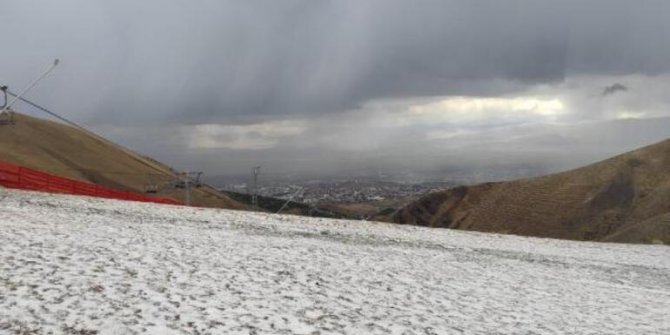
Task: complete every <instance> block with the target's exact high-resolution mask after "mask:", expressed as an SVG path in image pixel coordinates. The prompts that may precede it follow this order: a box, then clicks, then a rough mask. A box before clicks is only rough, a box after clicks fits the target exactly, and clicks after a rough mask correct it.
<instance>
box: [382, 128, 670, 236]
mask: <svg viewBox="0 0 670 335" xmlns="http://www.w3.org/2000/svg"><path fill="white" fill-rule="evenodd" d="M669 213H670V140H666V141H663V142H661V143H657V144H654V145H651V146H648V147H645V148H642V149H639V150H636V151H632V152H629V153H626V154H623V155H620V156H616V157H614V158H611V159H608V160H605V161H602V162H599V163H596V164H592V165H589V166H586V167H583V168H579V169H576V170H572V171H568V172H564V173H559V174H554V175H550V176H545V177H540V178H533V179H524V180H517V181H511V182H500V183H487V184H481V185H476V186H462V187H457V188H453V189H450V190H447V191H444V192H439V193H434V194H430V195H427V196H425V197H423V198H421V199H420V200H418V201H415V202H413V203H411V204H409V205H408V206H406V207H404V208H403V209H402V210H400V211H399V212H398V213H397V214H396V215H395V216H394V217H393V221H395V222H398V223H405V224H416V225H422V226H432V227H446V228H454V229H466V230H477V231H487V232H498V233H511V234H519V235H530V236H542V237H555V238H565V239H576V240H603V241H619V242H644V243H670V233H669V232H668V230H669V229H668V220H669V219H668V215H670V214H669Z"/></svg>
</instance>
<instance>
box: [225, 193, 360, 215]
mask: <svg viewBox="0 0 670 335" xmlns="http://www.w3.org/2000/svg"><path fill="white" fill-rule="evenodd" d="M221 192H222V193H224V194H225V195H227V196H229V197H230V198H231V199H234V200H235V201H239V202H240V203H243V204H245V205H246V206H249V207H250V208H251V207H252V206H253V198H252V196H251V194H247V193H241V192H235V191H225V190H223V191H221ZM258 207H259V209H260V210H262V211H267V212H270V213H277V212H278V211H279V210H281V214H293V215H301V216H311V217H319V218H331V219H356V218H358V217H356V216H354V215H349V214H348V213H345V212H343V211H336V210H331V209H327V208H323V207H320V206H313V205H309V204H306V203H303V202H298V201H289V202H288V203H287V201H286V199H280V198H275V197H268V196H262V195H259V196H258Z"/></svg>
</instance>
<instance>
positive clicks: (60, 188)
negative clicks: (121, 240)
mask: <svg viewBox="0 0 670 335" xmlns="http://www.w3.org/2000/svg"><path fill="white" fill-rule="evenodd" d="M0 185H2V186H4V187H7V188H18V189H22V190H33V191H42V192H50V193H65V194H76V195H87V196H91V197H100V198H110V199H120V200H131V201H142V202H155V203H159V204H172V205H179V204H180V203H179V202H178V201H175V200H172V199H167V198H159V197H149V196H146V195H143V194H139V193H133V192H128V191H121V190H115V189H112V188H109V187H105V186H100V185H96V184H90V183H85V182H82V181H78V180H74V179H68V178H63V177H58V176H54V175H50V174H48V173H44V172H40V171H37V170H33V169H29V168H26V167H22V166H19V165H14V164H12V163H7V162H1V161H0Z"/></svg>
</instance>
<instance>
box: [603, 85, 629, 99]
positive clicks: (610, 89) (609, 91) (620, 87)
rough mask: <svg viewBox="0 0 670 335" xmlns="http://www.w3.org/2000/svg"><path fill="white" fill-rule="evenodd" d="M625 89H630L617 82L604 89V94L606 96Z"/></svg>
mask: <svg viewBox="0 0 670 335" xmlns="http://www.w3.org/2000/svg"><path fill="white" fill-rule="evenodd" d="M625 91H628V87H626V86H625V85H623V84H619V83H615V84H612V85H610V86H607V87H605V88H604V89H603V96H604V97H606V96H608V95H612V94H615V93H617V92H625Z"/></svg>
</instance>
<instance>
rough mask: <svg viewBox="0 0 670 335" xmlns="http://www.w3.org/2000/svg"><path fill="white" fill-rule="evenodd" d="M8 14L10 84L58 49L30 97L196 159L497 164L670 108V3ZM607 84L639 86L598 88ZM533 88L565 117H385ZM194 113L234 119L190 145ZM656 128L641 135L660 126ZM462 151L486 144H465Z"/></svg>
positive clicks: (87, 9) (425, 3)
mask: <svg viewBox="0 0 670 335" xmlns="http://www.w3.org/2000/svg"><path fill="white" fill-rule="evenodd" d="M2 8H3V14H4V15H3V26H4V27H5V28H6V31H7V32H11V33H8V34H6V35H5V36H4V37H3V45H5V46H6V47H5V48H3V53H2V62H0V84H9V85H10V87H11V88H12V89H13V90H14V91H18V90H19V88H20V87H22V86H23V85H26V84H27V83H28V82H29V81H30V79H32V77H34V76H36V75H37V74H38V73H39V72H40V71H41V70H42V68H43V66H45V65H46V64H48V63H49V62H50V61H51V60H52V59H53V58H55V57H59V58H61V59H62V64H61V65H60V66H59V68H58V69H57V70H56V72H54V74H53V75H52V76H51V77H49V78H48V79H47V80H45V81H44V82H43V83H41V84H40V86H38V88H36V89H35V90H34V91H33V92H31V94H30V95H29V97H31V98H34V100H36V101H38V102H40V103H42V104H44V105H46V106H49V107H51V108H52V109H54V110H55V111H58V112H60V113H62V114H64V115H65V116H68V117H70V118H71V119H74V120H76V121H78V122H81V123H83V124H85V125H87V126H91V127H94V128H95V129H98V130H100V131H101V132H103V134H106V135H108V136H110V137H112V138H113V139H115V140H118V141H120V142H122V143H124V144H126V145H129V146H132V147H134V148H138V149H139V150H140V151H143V152H145V153H147V154H152V155H156V156H159V158H161V159H165V160H167V161H168V162H174V164H176V165H178V166H185V167H189V168H191V167H190V166H188V165H189V164H201V165H204V166H205V167H204V168H205V169H206V168H207V167H211V169H216V170H224V169H226V170H230V171H246V166H247V165H250V164H254V163H253V162H257V161H266V162H275V164H277V166H282V167H283V169H285V170H290V169H292V168H295V165H293V164H294V163H295V162H304V165H305V166H308V167H309V169H316V168H317V167H318V168H325V167H332V166H335V167H336V168H342V169H345V168H346V169H349V168H350V169H354V168H355V167H359V166H360V165H361V164H363V163H361V162H371V161H372V162H373V163H370V164H372V165H375V164H376V163H375V162H382V163H388V164H394V165H395V166H397V167H399V166H404V163H403V159H401V158H389V157H395V156H394V155H398V153H402V152H411V153H412V155H414V156H412V159H411V161H412V162H413V163H415V164H416V165H417V166H418V165H421V166H426V167H427V166H431V167H434V166H438V165H440V164H443V163H444V162H445V160H448V159H450V158H451V157H460V158H461V159H462V160H463V161H475V160H476V159H474V157H482V159H484V160H486V159H491V158H492V157H498V156H496V155H494V154H493V153H491V150H484V149H482V148H481V147H479V146H488V147H489V148H504V149H505V150H508V151H509V152H510V155H512V153H514V154H515V155H521V156H523V155H525V154H523V155H522V154H521V153H520V152H521V151H524V150H525V151H526V152H527V153H528V155H530V153H535V154H536V153H537V152H538V151H541V149H540V148H545V149H546V150H553V149H552V148H554V149H555V148H563V149H565V150H568V151H570V150H573V149H575V148H580V145H582V144H583V143H582V142H580V141H578V139H577V137H578V136H577V135H575V134H573V133H570V132H568V133H561V134H556V133H555V132H553V131H549V130H547V129H554V128H552V127H553V125H552V124H555V123H560V124H564V125H565V124H568V125H579V124H581V123H583V122H586V121H588V122H604V123H603V124H608V123H607V122H610V120H613V119H617V118H629V117H637V118H644V117H647V118H649V117H664V116H667V110H668V106H670V101H667V100H668V98H667V94H665V92H667V90H666V88H667V80H666V81H663V80H664V79H663V78H667V75H668V72H670V71H669V70H670V44H668V43H667V41H668V40H670V20H667V13H668V12H670V2H668V1H664V0H648V1H628V0H594V1H578V0H565V1H558V0H556V1H549V0H511V1H497V0H479V1H472V0H416V1H401V0H369V1H358V0H338V1H335V0H333V1H326V0H282V1H272V0H245V1H232V0H224V1H214V0H201V1H181V0H173V1H162V0H161V1H159V0H145V1H130V0H118V1H94V0H62V1H58V2H44V1H38V0H22V1H17V0H8V1H4V2H3V4H2ZM659 78H660V79H659ZM613 82H625V83H626V85H630V86H631V87H635V88H636V89H635V92H634V93H635V94H632V93H633V92H631V94H611V96H610V97H609V98H608V99H601V98H602V94H603V93H604V92H603V91H602V88H603V87H605V86H607V85H610V84H611V83H613ZM659 82H660V84H659ZM663 83H666V84H663ZM638 88H639V89H638ZM615 91H620V88H616V87H614V86H612V87H610V88H609V90H608V89H605V92H608V93H613V92H615ZM524 95H525V96H539V99H545V100H551V99H558V100H560V102H561V103H562V104H563V105H561V106H562V107H564V109H565V113H564V114H560V115H556V116H551V117H549V116H547V115H545V114H543V111H532V112H529V111H527V110H525V111H521V112H518V111H512V112H510V110H505V109H504V108H503V107H504V105H503V107H498V108H497V109H495V110H492V111H489V110H487V111H479V113H480V114H482V117H481V118H477V119H470V118H463V119H462V120H460V119H459V120H456V119H454V120H441V121H439V122H438V121H431V119H429V118H427V119H426V120H424V121H422V122H418V121H416V122H415V121H412V122H414V123H411V122H410V124H407V125H398V124H394V125H388V124H387V123H393V122H396V123H399V122H405V121H407V120H406V119H407V118H408V116H407V110H408V109H409V108H411V107H412V106H413V105H417V104H419V105H420V104H426V103H430V102H431V101H433V100H436V101H439V100H441V99H445V98H447V97H453V96H480V97H503V98H509V97H513V96H524ZM24 107H25V106H24ZM545 112H546V111H545ZM487 113H488V114H487ZM515 113H516V114H515ZM460 117H462V115H461V116H460ZM284 121H286V122H284ZM287 122H288V123H287ZM622 122H623V121H622ZM202 124H214V125H227V126H231V127H228V128H226V127H223V128H216V127H214V128H212V129H213V130H211V129H210V133H208V137H206V138H205V139H206V140H209V142H207V143H206V145H205V147H200V148H193V147H192V145H193V143H194V139H193V136H194V135H193V134H196V135H197V133H194V132H193V131H194V129H199V128H197V127H196V128H193V127H192V128H188V126H189V125H190V126H194V127H195V126H196V125H202ZM296 124H300V125H303V126H304V127H303V126H296ZM549 125H552V127H550V126H549ZM184 127H187V128H184ZM267 127H275V128H276V129H274V130H272V131H265V130H264V129H267ZM301 127H302V128H304V129H302V128H301ZM208 129H209V128H208ZM654 129H655V132H654V133H653V134H651V135H649V136H650V137H649V138H651V137H653V138H656V139H659V138H662V137H664V136H667V134H665V133H663V131H661V129H660V128H658V129H657V128H654ZM261 132H262V133H261ZM527 132H530V133H533V136H526V137H524V136H521V135H523V134H525V133H527ZM429 134H437V135H436V136H437V137H440V138H442V140H441V141H439V140H435V139H431V138H429V137H430V136H428V135H429ZM493 134H500V135H496V136H493ZM510 138H515V139H519V140H518V141H517V140H510ZM610 139H611V140H612V138H611V137H610ZM201 140H202V139H201ZM217 141H218V142H221V141H228V142H229V143H228V144H229V145H227V146H225V145H224V146H221V145H219V144H220V143H214V142H217ZM525 141H530V142H533V143H531V144H528V143H526V144H523V143H524V142H525ZM195 142H197V141H195ZM201 142H202V141H201ZM205 142H206V141H205ZM642 142H643V141H637V142H635V143H642ZM510 143H513V144H510ZM522 144H523V145H522ZM559 144H560V145H559ZM217 145H218V147H217ZM445 147H448V149H449V151H448V154H447V150H446V149H445ZM475 147H476V150H475ZM612 147H613V148H614V147H616V148H624V147H626V146H623V145H621V144H620V143H619V144H612ZM231 148H233V149H231ZM589 148H590V149H591V150H594V152H595V151H596V149H595V147H589ZM626 148H627V147H626ZM443 149H444V150H443ZM480 149H481V150H480ZM501 150H502V149H501ZM467 151H471V152H478V153H482V154H481V155H474V154H472V155H462V154H457V153H458V152H467ZM573 151H574V150H573ZM487 152H488V154H487ZM584 155H586V154H584ZM401 156H402V155H401ZM466 156H467V157H471V158H472V159H470V160H468V159H465V157H466ZM512 156H513V155H512ZM586 156H588V155H586ZM596 156H597V155H596V154H593V155H591V156H588V157H596ZM219 157H220V158H219ZM224 157H225V158H224ZM510 157H511V156H510ZM515 157H516V156H515ZM598 157H599V156H598ZM510 160H511V161H513V160H514V158H510ZM584 160H585V159H582V160H581V161H584ZM347 162H349V163H347ZM419 162H420V163H421V164H419ZM268 164H272V163H268ZM366 164H367V163H365V164H363V165H366ZM556 164H558V163H556ZM193 168H197V167H193Z"/></svg>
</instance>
